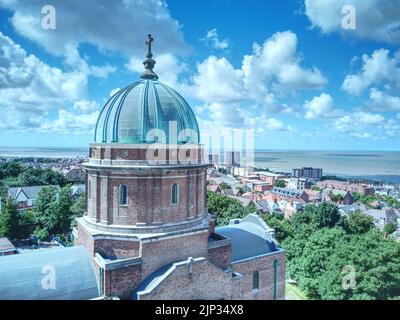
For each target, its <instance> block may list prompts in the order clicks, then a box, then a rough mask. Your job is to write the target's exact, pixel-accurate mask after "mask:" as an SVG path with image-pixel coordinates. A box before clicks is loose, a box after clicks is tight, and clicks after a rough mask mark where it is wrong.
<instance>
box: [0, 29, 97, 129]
mask: <svg viewBox="0 0 400 320" xmlns="http://www.w3.org/2000/svg"><path fill="white" fill-rule="evenodd" d="M87 77H88V74H87V73H86V72H85V70H83V71H82V72H80V71H71V72H64V71H62V70H61V69H59V68H54V67H50V66H49V65H47V64H45V63H43V62H42V61H40V60H39V59H38V58H37V57H36V56H34V55H31V54H28V53H27V52H26V51H25V50H24V49H22V48H21V47H20V46H19V45H17V44H16V43H14V42H13V41H12V40H11V39H10V38H8V37H6V36H4V35H3V34H1V33H0V96H1V101H0V128H2V129H13V130H16V131H26V130H39V131H40V130H47V131H62V130H64V132H68V130H73V131H74V132H82V131H81V130H87V129H88V128H89V127H90V126H92V125H93V124H94V121H95V120H96V117H97V114H98V109H99V107H98V105H97V103H96V102H94V101H88V100H85V99H84V97H85V96H86V91H87ZM68 105H70V106H71V107H70V108H68V107H66V106H68ZM61 106H62V107H61ZM58 108H60V109H59V110H58V111H57V114H58V115H57V118H56V119H55V120H51V119H50V118H51V115H52V114H53V113H54V111H55V110H57V109H58Z"/></svg>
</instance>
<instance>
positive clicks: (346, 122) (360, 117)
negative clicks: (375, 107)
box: [331, 111, 388, 138]
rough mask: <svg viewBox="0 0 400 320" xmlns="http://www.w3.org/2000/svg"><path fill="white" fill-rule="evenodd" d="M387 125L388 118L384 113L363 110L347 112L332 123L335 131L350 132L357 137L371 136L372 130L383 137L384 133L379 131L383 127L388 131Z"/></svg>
mask: <svg viewBox="0 0 400 320" xmlns="http://www.w3.org/2000/svg"><path fill="white" fill-rule="evenodd" d="M385 126H386V120H385V118H384V117H383V116H382V115H380V114H376V113H368V112H362V111H357V112H353V113H349V114H346V115H344V116H343V117H340V118H338V119H335V120H334V121H333V122H332V124H331V128H332V129H333V131H334V132H339V133H344V134H348V135H349V136H352V137H356V138H370V137H372V132H375V133H374V136H377V135H379V136H380V137H382V136H383V135H382V133H381V134H378V133H377V132H379V130H382V129H384V131H385V130H386V131H388V130H387V128H385Z"/></svg>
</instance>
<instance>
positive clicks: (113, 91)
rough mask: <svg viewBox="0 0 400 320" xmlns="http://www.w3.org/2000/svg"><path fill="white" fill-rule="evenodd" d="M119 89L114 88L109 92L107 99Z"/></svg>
mask: <svg viewBox="0 0 400 320" xmlns="http://www.w3.org/2000/svg"><path fill="white" fill-rule="evenodd" d="M119 90H121V88H114V89H112V90H111V91H110V94H109V97H110V98H111V97H112V96H113V95H114V94H116V93H117V92H118V91H119Z"/></svg>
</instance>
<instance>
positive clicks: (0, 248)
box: [0, 238, 16, 253]
mask: <svg viewBox="0 0 400 320" xmlns="http://www.w3.org/2000/svg"><path fill="white" fill-rule="evenodd" d="M10 251H16V248H15V247H14V245H13V244H12V243H11V241H10V240H8V239H7V238H0V253H2V252H10Z"/></svg>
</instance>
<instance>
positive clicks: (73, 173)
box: [61, 166, 86, 183]
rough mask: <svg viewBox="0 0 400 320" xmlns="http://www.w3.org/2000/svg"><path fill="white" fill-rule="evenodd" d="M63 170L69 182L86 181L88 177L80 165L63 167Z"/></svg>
mask: <svg viewBox="0 0 400 320" xmlns="http://www.w3.org/2000/svg"><path fill="white" fill-rule="evenodd" d="M61 172H62V173H63V175H64V176H65V178H66V179H67V180H68V181H69V182H75V183H78V182H84V181H85V179H86V173H85V171H83V169H82V168H81V167H78V166H74V167H71V168H65V169H62V170H61Z"/></svg>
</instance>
